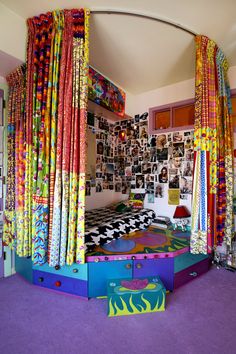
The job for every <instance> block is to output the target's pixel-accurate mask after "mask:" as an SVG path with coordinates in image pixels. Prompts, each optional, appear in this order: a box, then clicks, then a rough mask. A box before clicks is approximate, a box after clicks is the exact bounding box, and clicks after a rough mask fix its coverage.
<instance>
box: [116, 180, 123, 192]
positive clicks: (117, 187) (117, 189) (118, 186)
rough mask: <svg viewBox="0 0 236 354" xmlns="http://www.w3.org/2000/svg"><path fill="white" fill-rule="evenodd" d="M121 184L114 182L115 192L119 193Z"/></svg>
mask: <svg viewBox="0 0 236 354" xmlns="http://www.w3.org/2000/svg"><path fill="white" fill-rule="evenodd" d="M121 186H122V184H121V182H116V183H115V192H121Z"/></svg>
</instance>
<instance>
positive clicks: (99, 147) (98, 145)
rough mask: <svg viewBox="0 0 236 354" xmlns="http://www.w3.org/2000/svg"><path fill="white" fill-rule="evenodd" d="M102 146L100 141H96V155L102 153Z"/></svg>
mask: <svg viewBox="0 0 236 354" xmlns="http://www.w3.org/2000/svg"><path fill="white" fill-rule="evenodd" d="M103 152H104V146H103V142H102V141H97V155H103Z"/></svg>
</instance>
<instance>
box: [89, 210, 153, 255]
mask: <svg viewBox="0 0 236 354" xmlns="http://www.w3.org/2000/svg"><path fill="white" fill-rule="evenodd" d="M155 217H156V215H155V212H154V211H153V210H150V209H132V211H129V212H125V213H119V212H117V211H115V210H111V209H110V208H100V209H93V210H90V211H86V212H85V246H86V251H87V252H90V251H92V250H93V249H94V248H95V247H96V246H98V245H104V244H106V243H109V242H111V241H112V240H114V239H118V238H120V237H121V236H123V235H124V234H129V233H130V232H133V231H137V230H143V229H146V228H147V227H148V226H149V225H150V224H151V222H152V220H153V219H154V218H155Z"/></svg>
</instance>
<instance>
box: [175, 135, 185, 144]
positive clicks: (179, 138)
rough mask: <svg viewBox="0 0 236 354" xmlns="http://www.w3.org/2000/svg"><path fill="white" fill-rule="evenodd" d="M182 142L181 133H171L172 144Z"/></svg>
mask: <svg viewBox="0 0 236 354" xmlns="http://www.w3.org/2000/svg"><path fill="white" fill-rule="evenodd" d="M183 140H184V137H183V133H181V132H174V133H173V142H174V143H180V142H181V141H183Z"/></svg>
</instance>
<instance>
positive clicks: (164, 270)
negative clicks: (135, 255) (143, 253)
mask: <svg viewBox="0 0 236 354" xmlns="http://www.w3.org/2000/svg"><path fill="white" fill-rule="evenodd" d="M157 275H158V276H159V277H160V278H161V281H162V282H163V284H164V286H165V288H166V289H167V290H173V288H174V258H160V259H147V260H135V261H134V265H133V277H134V278H140V277H150V276H157Z"/></svg>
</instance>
